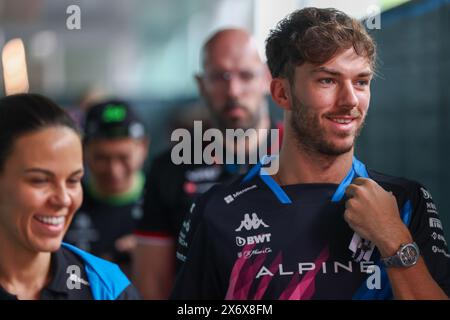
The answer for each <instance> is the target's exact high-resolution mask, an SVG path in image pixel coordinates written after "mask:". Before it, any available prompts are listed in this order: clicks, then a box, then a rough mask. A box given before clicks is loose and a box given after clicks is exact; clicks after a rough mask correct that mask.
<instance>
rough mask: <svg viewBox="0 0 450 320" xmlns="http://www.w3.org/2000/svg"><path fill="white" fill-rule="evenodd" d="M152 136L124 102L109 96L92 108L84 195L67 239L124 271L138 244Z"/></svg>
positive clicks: (87, 132)
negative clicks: (137, 236)
mask: <svg viewBox="0 0 450 320" xmlns="http://www.w3.org/2000/svg"><path fill="white" fill-rule="evenodd" d="M148 141H149V140H148V137H147V134H146V130H145V127H144V125H143V123H142V122H141V121H139V118H138V116H137V115H136V113H135V112H134V110H133V109H132V108H131V106H130V105H129V104H128V103H126V102H125V101H120V100H109V101H104V102H101V103H99V104H96V105H94V106H92V107H91V108H89V111H88V113H87V115H86V120H85V135H84V151H85V163H86V165H87V171H88V172H87V173H88V174H87V178H86V179H85V181H84V182H83V188H84V192H85V195H84V200H83V204H82V206H81V208H80V209H79V211H78V212H77V214H76V215H75V218H74V220H73V222H72V224H71V225H70V228H69V230H68V232H67V235H66V238H65V240H66V241H67V242H69V243H72V244H74V245H76V246H77V247H79V248H81V249H84V250H86V251H89V252H91V253H94V254H96V255H99V256H100V257H102V258H104V259H107V260H110V261H113V262H115V263H117V264H119V266H120V267H121V268H122V270H123V271H124V272H125V273H129V264H130V259H131V257H130V252H131V251H132V250H133V248H134V246H135V239H134V236H133V235H132V233H133V230H134V228H135V227H136V222H137V221H138V219H139V218H140V217H141V214H142V210H141V202H142V199H141V196H142V192H143V188H144V181H145V175H144V173H143V172H142V168H143V163H144V160H145V158H146V155H147V149H148Z"/></svg>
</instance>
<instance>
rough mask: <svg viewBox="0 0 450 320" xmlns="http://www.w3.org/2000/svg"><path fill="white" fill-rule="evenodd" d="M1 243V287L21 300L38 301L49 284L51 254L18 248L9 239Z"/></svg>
mask: <svg viewBox="0 0 450 320" xmlns="http://www.w3.org/2000/svg"><path fill="white" fill-rule="evenodd" d="M3 240H5V241H0V286H1V287H3V289H5V290H6V291H7V292H9V293H11V294H14V295H17V296H18V298H19V299H38V298H39V294H40V291H41V290H42V289H43V288H44V287H45V285H46V284H47V283H48V282H49V280H50V278H49V274H50V261H51V253H50V252H31V251H28V250H26V249H25V250H24V248H17V247H14V245H12V243H11V241H8V239H3Z"/></svg>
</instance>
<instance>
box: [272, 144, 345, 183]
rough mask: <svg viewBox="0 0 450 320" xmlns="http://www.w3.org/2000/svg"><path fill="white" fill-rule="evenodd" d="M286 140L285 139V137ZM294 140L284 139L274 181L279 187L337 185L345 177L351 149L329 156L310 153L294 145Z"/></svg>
mask: <svg viewBox="0 0 450 320" xmlns="http://www.w3.org/2000/svg"><path fill="white" fill-rule="evenodd" d="M286 138H287V137H286ZM294 143H296V141H295V140H294V139H288V138H287V139H285V140H284V141H283V145H282V147H281V150H280V160H279V161H280V164H279V165H280V166H279V171H278V173H277V174H276V175H275V176H274V179H275V180H276V181H277V182H278V183H279V184H280V185H291V184H301V183H335V184H339V183H340V182H341V181H342V180H343V179H344V178H345V176H346V175H347V173H348V171H349V170H350V168H351V166H352V162H353V149H352V150H351V151H349V152H347V153H344V154H341V155H338V156H334V155H333V156H331V155H326V154H321V153H318V152H312V151H311V150H307V149H306V148H302V147H301V146H298V145H294Z"/></svg>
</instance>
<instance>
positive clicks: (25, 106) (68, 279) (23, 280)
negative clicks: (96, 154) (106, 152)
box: [0, 94, 139, 299]
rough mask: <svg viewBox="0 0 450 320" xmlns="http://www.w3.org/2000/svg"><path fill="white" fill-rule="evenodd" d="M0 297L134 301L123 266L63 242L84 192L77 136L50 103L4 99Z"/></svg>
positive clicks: (29, 97) (26, 97) (0, 109)
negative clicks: (121, 269) (120, 266)
mask: <svg viewBox="0 0 450 320" xmlns="http://www.w3.org/2000/svg"><path fill="white" fill-rule="evenodd" d="M0 128H1V134H0V299H5V298H6V299H134V298H138V297H139V296H138V294H137V292H136V291H135V289H134V287H133V286H132V285H131V284H130V282H129V280H128V279H127V278H126V276H125V275H124V274H123V273H122V272H121V271H120V269H119V268H118V267H117V266H116V265H114V264H112V263H109V262H106V261H104V260H101V259H99V258H97V257H95V256H92V255H90V254H87V253H86V252H84V251H81V250H79V249H77V248H75V247H73V246H70V245H66V244H63V245H62V246H61V244H62V238H63V236H64V234H65V232H66V230H67V228H68V226H69V225H70V222H71V220H72V218H73V215H74V213H75V212H76V210H77V209H78V208H79V206H80V204H81V201H82V198H83V193H82V188H81V183H80V181H81V178H82V176H83V156H82V146H81V139H80V134H79V132H78V129H77V127H76V125H75V124H74V123H73V121H72V120H71V119H70V117H69V116H68V115H67V114H66V113H65V112H64V110H62V109H61V108H60V107H58V106H57V105H56V104H55V103H53V102H52V101H50V100H48V99H47V98H45V97H43V96H40V95H36V94H19V95H12V96H8V97H5V98H2V99H0Z"/></svg>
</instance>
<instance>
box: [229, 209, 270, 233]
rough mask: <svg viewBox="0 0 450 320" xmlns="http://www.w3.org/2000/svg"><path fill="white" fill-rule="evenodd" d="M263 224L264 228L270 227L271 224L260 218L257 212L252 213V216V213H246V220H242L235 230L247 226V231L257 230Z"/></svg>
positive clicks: (237, 230)
mask: <svg viewBox="0 0 450 320" xmlns="http://www.w3.org/2000/svg"><path fill="white" fill-rule="evenodd" d="M261 226H263V227H264V228H268V227H269V226H268V225H267V224H265V223H264V221H263V220H262V219H260V218H258V215H257V214H256V213H252V217H251V218H250V214H248V213H246V214H245V215H244V220H242V221H241V225H240V226H239V227H238V228H237V229H236V230H235V231H236V232H239V231H241V230H242V228H245V229H246V230H247V231H250V230H252V229H253V230H257V229H259V227H261Z"/></svg>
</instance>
